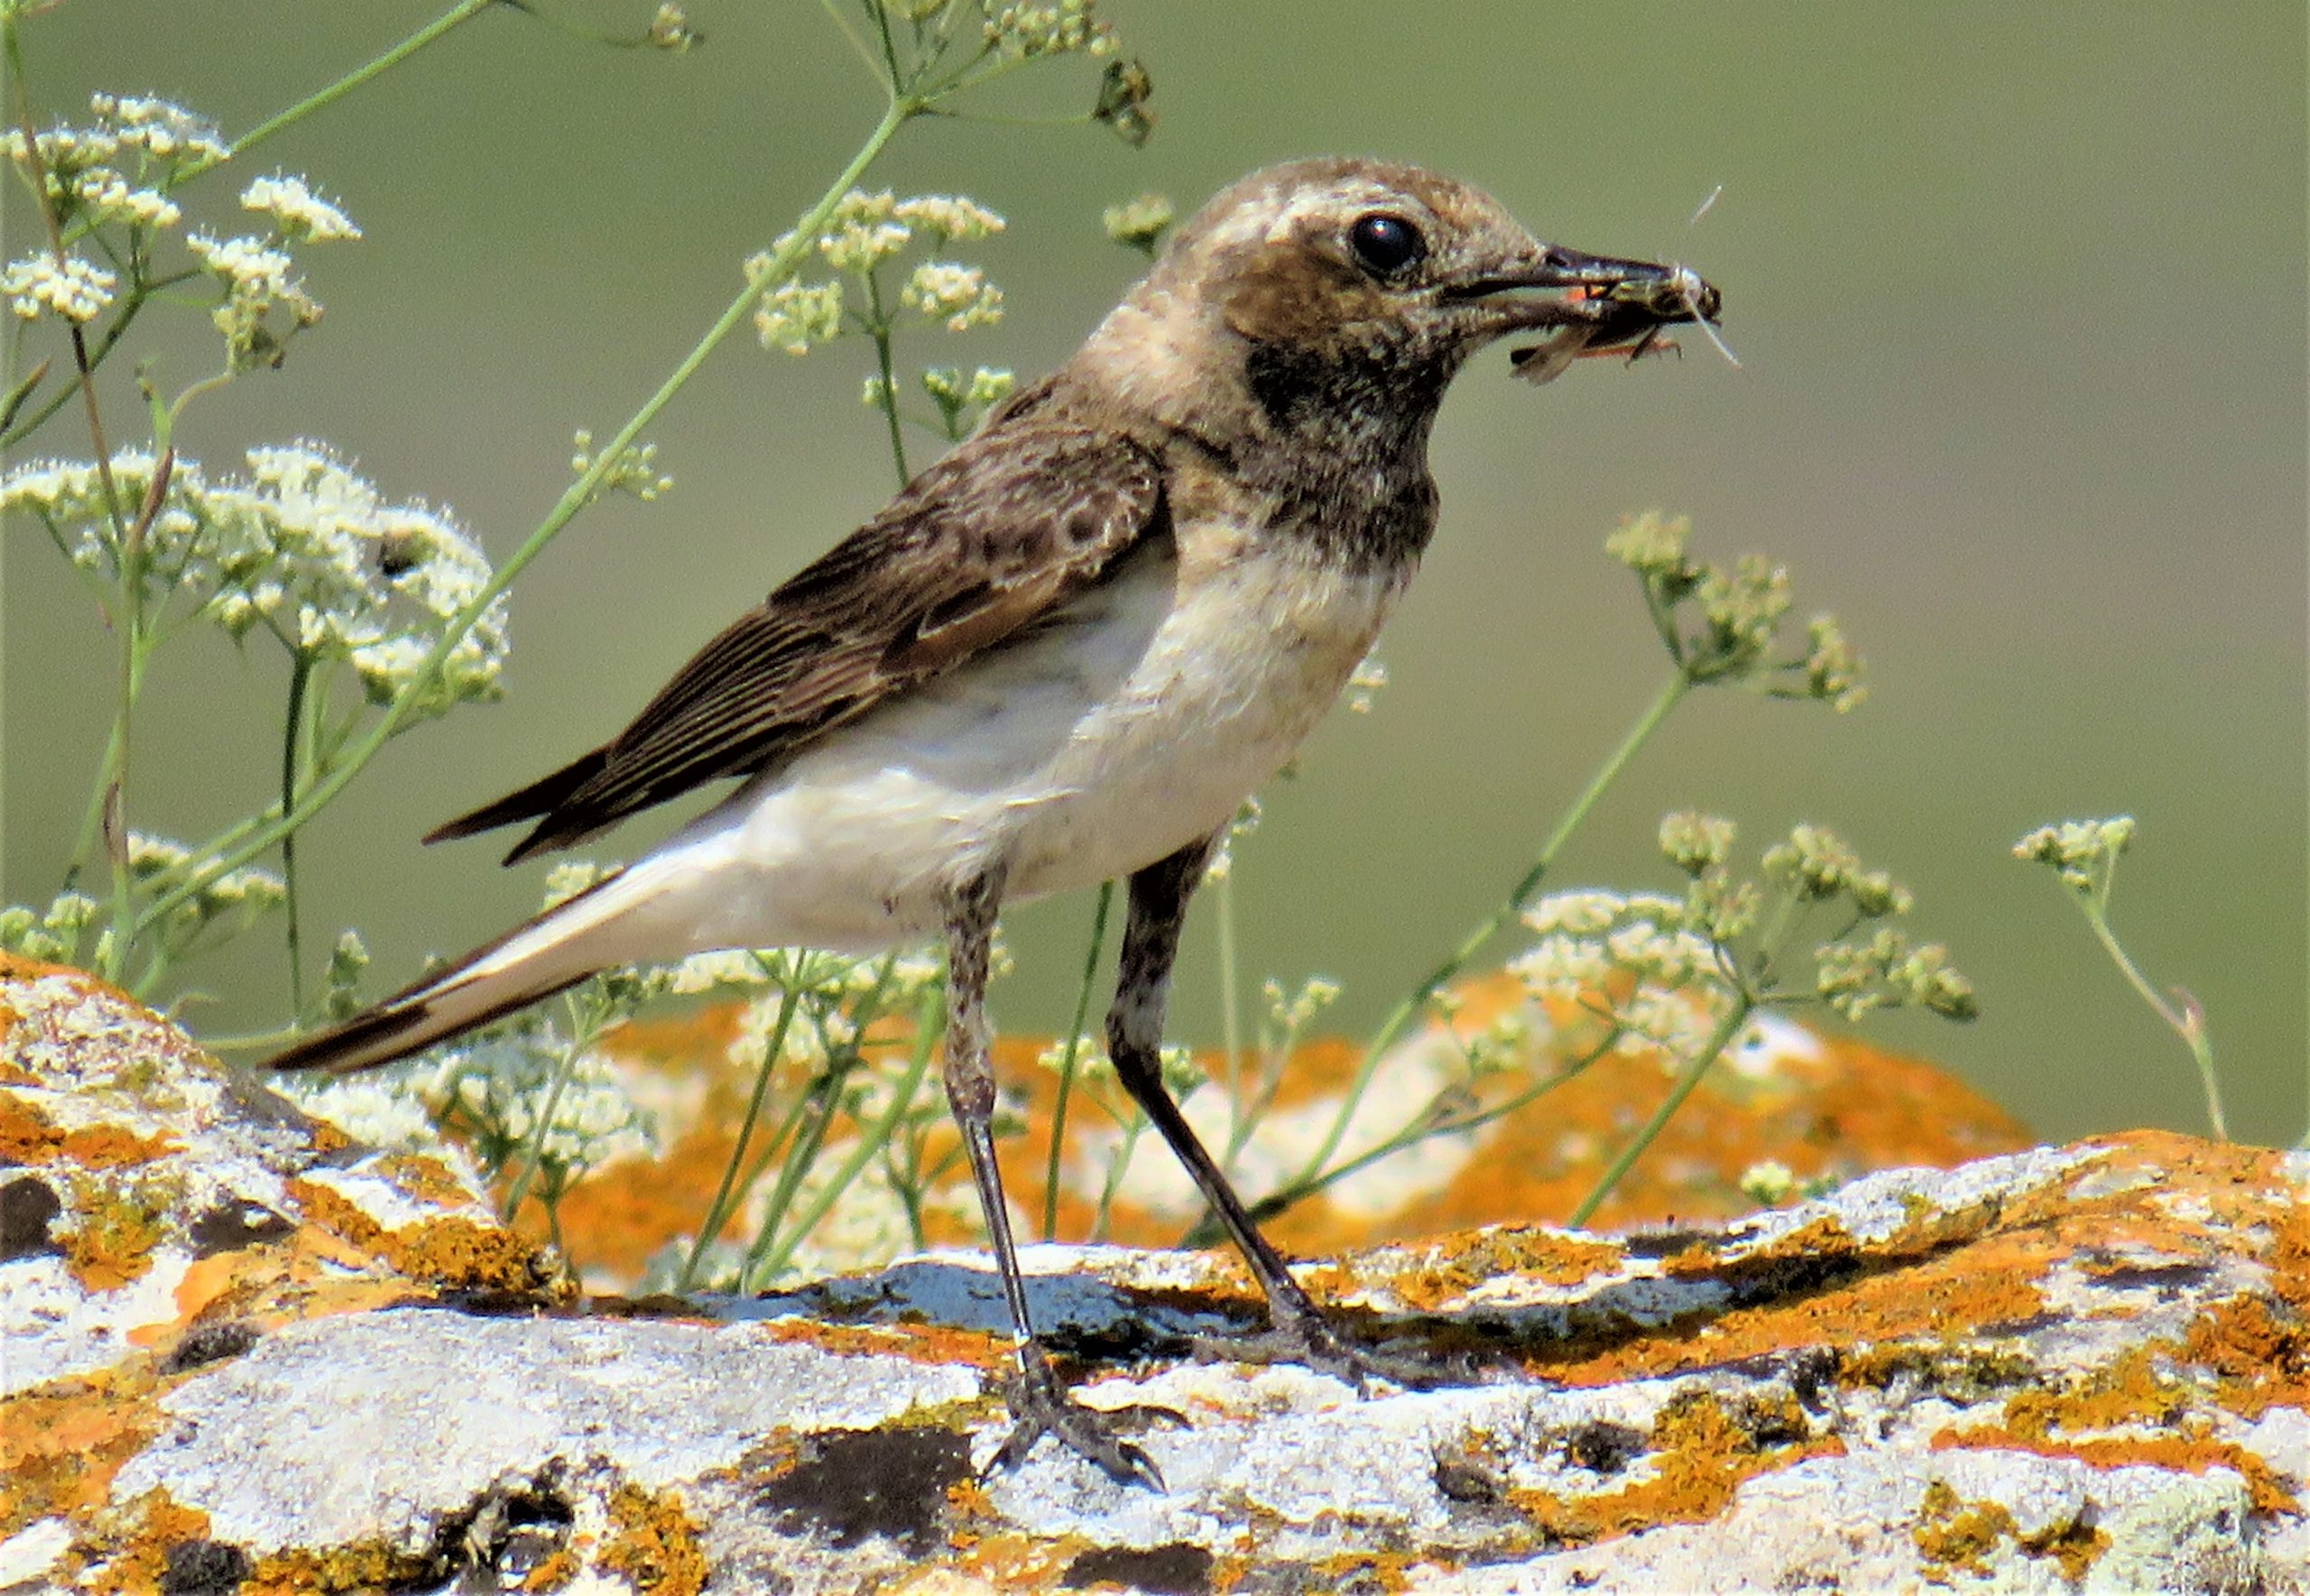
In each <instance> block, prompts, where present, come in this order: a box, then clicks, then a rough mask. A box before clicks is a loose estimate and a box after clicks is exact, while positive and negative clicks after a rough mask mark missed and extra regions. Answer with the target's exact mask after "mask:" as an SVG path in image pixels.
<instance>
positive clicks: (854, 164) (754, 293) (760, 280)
mask: <svg viewBox="0 0 2310 1596" xmlns="http://www.w3.org/2000/svg"><path fill="white" fill-rule="evenodd" d="M918 110H919V106H917V105H916V104H915V102H913V101H911V100H894V101H892V104H891V106H890V107H889V108H888V109H887V110H885V111H884V112H883V113H882V120H881V121H880V122H879V123H877V124H876V125H875V126H874V131H873V133H872V134H869V135H868V136H867V139H866V142H865V143H864V144H862V145H861V146H859V149H858V152H857V153H856V154H855V155H854V156H852V157H851V160H850V163H849V164H848V165H847V166H845V167H844V168H843V170H842V171H841V173H840V175H838V176H837V177H836V179H835V180H834V182H833V183H832V184H831V185H830V186H829V187H828V188H827V191H826V193H825V194H824V195H823V196H821V197H820V198H819V199H818V203H817V204H815V205H813V206H812V207H811V208H809V209H808V211H806V212H805V213H803V215H802V217H801V218H800V220H799V222H798V223H797V224H796V226H795V227H794V229H793V231H792V232H791V233H790V234H789V235H787V238H786V241H785V243H784V244H782V245H781V246H780V247H779V248H778V249H777V250H775V251H774V252H772V255H771V259H770V263H769V264H768V266H767V268H766V269H765V270H764V271H762V272H761V274H760V275H758V276H757V277H755V278H754V279H753V281H750V282H748V283H747V284H746V286H745V288H744V291H741V292H740V293H739V294H738V296H737V297H736V298H735V299H734V300H731V301H730V306H729V308H728V309H725V310H724V311H723V312H722V314H721V316H720V317H718V318H716V320H715V323H714V325H713V326H712V327H710V328H707V332H706V335H705V337H701V338H700V339H699V340H698V344H697V346H696V347H694V348H693V349H691V350H690V352H689V353H688V355H685V356H683V358H682V361H681V364H679V365H677V366H676V367H675V368H674V370H673V372H672V374H670V375H669V376H668V377H667V378H666V380H665V381H664V382H663V383H660V384H659V385H658V389H657V392H654V393H652V394H651V396H650V397H649V399H648V400H646V401H643V403H642V408H641V409H639V410H637V411H634V412H633V418H632V419H631V420H628V421H627V422H626V423H625V425H624V426H623V427H621V428H620V429H618V431H617V435H616V436H615V437H614V438H611V439H610V440H609V442H608V443H607V444H606V445H605V447H603V448H602V450H601V451H600V452H599V453H598V454H596V456H595V457H594V460H593V463H592V464H591V465H590V466H587V468H586V470H585V471H583V472H581V473H580V474H579V475H578V477H577V481H575V482H573V483H571V484H569V487H568V490H567V491H566V492H565V493H563V494H562V495H561V499H560V501H559V503H556V504H555V505H554V507H553V509H552V510H551V511H550V512H549V513H548V514H547V516H546V518H545V520H544V521H541V522H540V523H539V524H538V527H537V529H536V530H534V531H532V532H531V533H530V535H529V536H528V537H527V538H525V539H523V540H522V545H521V547H520V548H519V549H515V550H514V551H513V554H512V556H510V557H509V558H507V559H506V561H505V563H504V565H502V566H500V567H498V568H497V572H496V574H495V575H494V577H491V578H490V580H489V581H488V582H487V584H485V586H483V587H482V589H481V591H480V592H479V593H477V594H476V595H474V597H473V599H472V601H471V602H470V603H468V604H467V605H466V607H465V608H464V609H463V610H462V611H460V612H459V613H458V614H457V618H456V619H455V620H454V621H452V622H451V623H449V625H448V627H447V628H445V629H444V630H443V632H442V633H441V635H440V637H439V638H438V639H436V640H435V641H434V644H433V647H432V650H431V651H430V652H429V653H428V654H427V655H426V656H425V659H424V660H423V662H422V663H421V664H420V666H419V667H418V669H417V672H416V674H415V677H414V678H413V679H412V680H411V681H410V682H409V683H408V684H407V685H406V686H405V687H402V690H401V692H400V694H399V695H397V696H396V697H394V699H393V702H392V703H391V704H390V705H388V706H386V707H385V711H384V713H383V715H380V716H378V718H377V720H376V722H375V723H374V724H372V725H371V726H370V728H369V730H368V731H367V732H366V733H365V734H364V735H363V736H362V737H361V739H360V741H359V742H357V743H355V744H354V745H353V746H352V747H351V748H350V749H349V750H347V752H346V754H345V756H344V757H343V758H342V759H341V760H338V761H335V762H333V764H332V766H331V768H330V770H329V771H328V774H327V775H325V776H323V777H322V778H321V779H320V780H318V781H316V782H314V783H313V784H312V786H310V787H309V788H307V789H305V792H304V796H303V797H302V798H299V799H298V800H297V805H296V807H294V808H292V809H290V810H288V811H286V812H285V813H283V814H282V815H281V816H278V817H276V818H274V819H273V820H272V821H270V822H268V823H266V824H265V825H263V826H259V827H257V828H256V830H255V831H254V833H252V834H251V835H249V836H248V837H247V838H246V839H245V840H244V841H242V842H240V843H238V844H235V845H233V846H232V847H231V848H229V849H228V850H226V852H225V853H223V854H222V855H221V856H220V857H217V858H214V859H210V860H208V861H207V862H205V863H202V864H200V865H199V869H198V870H197V872H195V873H194V874H193V875H191V876H190V877H189V879H187V880H185V881H180V882H179V883H178V884H177V885H176V886H174V887H172V888H171V889H169V890H167V891H165V892H163V893H162V894H161V896H160V897H159V898H157V899H155V900H154V901H153V902H152V904H150V905H149V906H148V907H147V908H146V909H145V911H144V914H143V918H141V919H140V921H139V922H138V926H139V928H140V929H142V928H143V927H149V926H151V925H152V924H153V923H154V922H155V921H156V920H158V919H159V918H160V917H161V916H162V915H164V914H166V913H168V912H169V911H170V910H171V909H174V908H176V907H177V905H179V904H180V903H182V902H184V901H185V900H187V899H189V898H191V897H193V896H194V895H195V894H196V893H198V892H199V891H201V890H203V889H205V888H206V887H208V884H209V883H210V882H212V881H215V880H216V879H217V877H218V876H221V875H223V874H224V873H225V872H226V871H229V870H236V869H238V868H239V867H240V866H241V865H244V864H245V863H248V862H249V861H250V860H252V859H254V858H255V857H256V856H257V855H258V854H260V853H264V852H265V851H266V850H267V849H269V848H272V847H273V846H274V845H275V844H278V843H279V842H280V840H281V838H282V836H283V835H287V834H288V833H290V832H292V831H294V830H296V829H297V828H298V827H299V826H303V825H304V824H305V823H306V822H307V821H309V820H310V819H311V818H312V817H313V816H315V815H316V814H318V813H319V812H320V810H321V809H323V808H324V807H327V806H328V804H329V803H331V802H332V801H334V800H335V798H337V794H338V793H340V792H342V791H344V790H345V788H346V786H347V783H349V782H350V781H351V780H353V778H354V777H356V775H358V774H360V772H361V771H362V770H363V769H364V768H365V767H366V766H367V764H368V762H369V761H371V760H373V759H374V758H375V757H376V755H377V751H378V750H379V749H381V748H383V746H384V745H385V743H386V742H387V740H388V739H390V738H391V737H393V734H394V733H397V732H399V731H400V730H401V729H402V725H403V724H406V723H407V722H408V720H409V718H410V716H411V715H412V714H413V713H415V711H416V708H417V706H418V705H420V703H422V702H424V701H425V700H426V698H427V697H430V695H431V693H432V692H433V690H434V687H435V684H436V683H437V682H438V681H439V679H440V675H441V669H442V667H443V666H444V665H445V664H446V663H447V662H448V658H449V655H450V653H451V652H452V651H453V650H456V648H457V645H458V644H459V643H461V642H462V641H465V637H466V634H467V632H471V631H472V630H473V627H474V624H475V623H476V622H477V621H479V620H480V619H481V617H482V614H483V613H484V612H485V611H486V610H487V609H488V608H489V606H490V605H491V604H494V603H495V602H496V600H497V598H498V597H499V595H502V594H504V591H505V590H506V589H507V588H508V587H510V586H513V579H514V578H515V577H518V576H520V575H521V574H522V571H524V570H525V569H527V568H528V567H529V564H530V562H531V560H533V559H535V558H537V557H538V556H539V555H540V554H541V553H543V552H544V551H545V549H546V546H547V545H548V544H550V543H551V542H552V541H553V540H554V539H555V538H556V537H558V536H559V534H560V532H561V530H562V529H563V528H564V527H566V526H568V524H569V522H570V521H572V520H574V519H575V518H576V516H577V512H579V511H580V510H583V509H584V508H585V507H586V506H587V504H588V503H591V502H592V500H593V498H594V496H595V495H596V494H598V493H599V492H600V491H601V486H602V482H603V480H604V478H605V477H606V476H607V475H609V473H610V470H611V468H612V467H613V466H615V465H616V464H617V462H619V461H620V460H622V459H624V457H625V451H626V450H627V449H628V448H630V447H633V443H634V440H635V439H636V438H639V437H640V436H641V434H642V429H645V428H647V427H648V426H649V425H650V423H651V422H652V421H654V420H657V419H658V414H659V412H660V411H662V410H664V409H665V408H666V406H667V405H668V404H669V403H670V402H671V401H672V400H673V397H674V395H675V394H677V393H679V392H680V391H681V390H682V388H683V386H684V385H685V384H687V383H688V382H689V380H690V378H691V377H693V376H695V375H696V374H697V373H698V367H700V366H701V365H703V364H706V360H707V356H708V355H712V354H713V353H714V351H715V350H716V348H718V347H719V346H721V344H722V342H723V340H724V339H725V338H727V337H729V336H730V335H731V334H732V333H733V332H735V331H736V330H737V329H738V328H739V327H740V326H742V325H743V324H744V321H745V319H746V318H747V317H748V316H749V315H751V314H752V313H753V308H754V304H755V301H756V300H759V299H760V298H761V297H762V293H763V292H764V291H767V290H768V289H769V288H771V287H772V285H774V284H776V283H778V282H780V281H783V280H785V279H786V278H788V277H790V276H791V275H792V274H793V272H794V269H795V267H796V266H797V265H799V263H800V262H801V260H802V258H803V257H804V255H805V254H808V253H809V252H810V251H811V250H813V249H814V248H815V247H816V246H815V242H814V241H815V240H816V239H817V237H818V235H819V233H820V232H822V231H823V230H824V229H825V226H826V224H827V219H828V218H829V217H832V216H833V214H834V208H835V207H836V204H838V203H839V202H840V201H841V199H842V197H843V196H844V195H845V194H847V193H848V192H849V191H850V190H851V189H852V188H854V187H855V186H856V184H857V182H858V180H859V179H860V178H861V177H862V176H864V173H865V171H866V169H867V168H868V167H869V166H871V165H872V164H873V161H874V160H875V158H876V157H877V156H879V155H881V154H882V150H883V148H884V147H885V146H886V145H888V144H889V143H890V142H891V139H892V136H893V135H895V134H897V132H898V130H899V129H900V128H901V127H902V126H904V125H906V123H907V121H908V119H909V118H910V117H911V116H913V115H915V114H916V113H917V111H918Z"/></svg>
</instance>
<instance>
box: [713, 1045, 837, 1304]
mask: <svg viewBox="0 0 2310 1596" xmlns="http://www.w3.org/2000/svg"><path fill="white" fill-rule="evenodd" d="M861 1062H863V1061H862V1060H861V1059H860V1058H859V1057H858V1056H856V1055H855V1054H851V1055H847V1056H839V1057H834V1058H829V1059H828V1060H827V1067H826V1071H825V1073H824V1074H823V1075H819V1077H818V1080H817V1082H816V1083H815V1084H813V1085H812V1087H811V1089H810V1091H809V1093H808V1094H807V1095H806V1096H804V1098H803V1099H802V1107H803V1111H804V1113H803V1118H805V1119H807V1120H808V1125H807V1127H806V1128H804V1129H803V1130H802V1131H801V1134H800V1135H799V1137H797V1138H796V1139H795V1140H794V1142H793V1144H792V1146H793V1150H792V1151H791V1152H790V1153H788V1154H787V1155H786V1162H785V1163H784V1164H783V1165H782V1166H781V1167H780V1168H779V1171H778V1184H777V1185H774V1186H772V1188H771V1192H770V1202H769V1204H767V1205H766V1206H765V1208H764V1210H763V1213H762V1230H761V1231H760V1232H758V1233H757V1234H756V1235H755V1237H754V1244H753V1247H751V1248H750V1249H748V1250H747V1252H746V1260H745V1262H744V1264H742V1265H741V1266H740V1267H739V1269H738V1288H739V1289H740V1290H741V1291H744V1290H745V1289H747V1288H748V1287H749V1286H750V1284H751V1283H752V1282H753V1280H755V1279H757V1278H761V1273H762V1259H764V1258H766V1257H767V1256H768V1255H769V1253H770V1250H771V1248H772V1246H773V1245H774V1244H775V1243H776V1241H777V1239H778V1235H779V1232H780V1231H781V1229H782V1228H783V1227H784V1225H785V1222H786V1211H787V1209H788V1208H789V1207H790V1206H792V1204H793V1202H794V1196H795V1194H796V1193H797V1192H799V1191H800V1190H801V1189H802V1182H803V1181H804V1180H806V1179H808V1177H809V1173H810V1166H811V1165H813V1164H815V1163H817V1162H818V1153H819V1151H820V1150H821V1149H824V1148H825V1146H826V1144H827V1131H829V1130H832V1129H833V1128H834V1113H835V1107H836V1104H837V1103H838V1102H840V1101H841V1097H842V1087H843V1084H844V1083H845V1081H847V1080H848V1079H849V1078H850V1075H851V1073H852V1072H853V1071H854V1070H855V1069H856V1068H857V1067H858V1066H859V1065H860V1063H861Z"/></svg>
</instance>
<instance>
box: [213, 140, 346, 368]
mask: <svg viewBox="0 0 2310 1596" xmlns="http://www.w3.org/2000/svg"><path fill="white" fill-rule="evenodd" d="M241 205H242V208H244V209H246V210H252V211H255V212H258V213H260V214H261V215H264V216H268V217H272V218H273V227H272V229H271V231H270V232H268V233H266V234H264V235H255V234H246V233H244V234H239V235H235V236H234V237H231V238H224V239H219V238H216V237H213V236H211V235H208V234H206V233H196V234H193V235H191V236H190V237H189V238H187V239H186V240H185V247H186V248H188V249H189V250H190V251H191V252H192V253H193V254H194V255H195V256H196V257H198V258H199V262H200V263H201V265H202V266H204V267H206V268H207V269H208V274H209V275H210V276H211V277H213V278H215V279H216V281H217V285H218V287H219V288H220V289H221V290H222V291H223V297H222V298H221V299H220V300H218V301H217V308H216V309H214V310H212V311H210V312H209V319H210V320H211V321H212V322H214V323H215V324H216V328H217V331H218V332H220V333H222V334H223V335H224V337H225V355H226V365H227V367H228V368H229V369H231V370H233V371H236V372H237V371H247V370H250V369H252V368H254V367H256V366H261V365H279V364H281V362H282V357H283V355H285V354H286V353H287V351H288V344H289V339H290V338H291V337H292V336H294V335H295V334H296V333H299V332H301V331H303V330H304V329H305V328H310V327H314V326H317V325H319V321H320V318H321V306H320V302H319V300H315V299H314V298H313V297H312V296H311V295H310V294H309V293H307V292H306V291H305V285H304V283H303V281H301V280H300V279H298V278H296V277H293V276H291V272H292V271H294V269H295V264H296V263H295V262H294V261H292V260H291V258H290V255H289V252H288V250H287V248H286V245H288V244H291V243H307V244H323V243H328V242H331V241H334V240H338V239H357V238H359V237H360V236H361V229H360V228H359V227H358V226H355V225H354V222H353V218H352V217H348V216H347V215H346V214H345V213H344V212H343V211H342V210H340V209H338V208H337V207H336V206H334V205H332V204H330V203H329V202H328V201H327V200H325V199H322V198H319V197H318V196H316V195H315V194H314V193H313V192H312V190H311V189H309V188H307V187H306V185H305V180H303V179H302V178H292V177H285V176H282V175H279V174H276V175H274V176H273V177H269V178H259V179H257V180H255V181H254V182H253V183H251V184H250V185H249V186H248V187H247V188H246V189H244V190H243V191H242V193H241Z"/></svg>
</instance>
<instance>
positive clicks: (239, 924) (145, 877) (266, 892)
mask: <svg viewBox="0 0 2310 1596" xmlns="http://www.w3.org/2000/svg"><path fill="white" fill-rule="evenodd" d="M195 863H197V862H196V861H195V859H194V858H193V853H192V850H191V849H189V848H188V847H186V846H185V845H184V844H181V843H175V842H171V841H169V840H167V839H166V838H163V837H155V836H147V835H144V834H143V833H142V832H135V831H132V832H130V833H129V834H128V873H129V875H130V877H131V878H132V879H133V880H134V881H136V882H137V883H138V884H139V885H152V886H158V885H161V884H162V883H168V882H174V881H180V880H182V879H184V878H185V877H186V876H187V875H189V874H190V873H191V871H192V868H193V866H194V864H195ZM288 899H289V889H288V888H287V886H286V885H284V884H283V883H282V880H281V878H280V877H279V876H277V875H275V874H273V872H271V871H269V870H263V869H260V868H259V867H257V866H255V865H253V864H251V865H244V866H242V867H241V868H240V869H238V870H228V871H226V872H225V873H224V874H222V875H220V876H218V877H217V879H216V880H214V881H210V882H209V883H208V885H206V886H204V887H202V888H201V889H200V890H199V891H198V892H196V893H194V894H193V895H192V896H191V897H189V898H188V899H185V900H184V901H183V902H182V903H180V904H178V905H177V906H176V908H174V909H171V910H170V911H169V913H168V916H167V918H165V919H164V920H162V924H161V927H160V932H159V936H160V941H161V946H162V948H163V949H164V950H165V951H166V953H167V954H168V956H169V958H170V961H171V963H173V962H175V961H177V960H180V959H182V958H183V957H185V956H186V955H188V954H189V953H191V952H194V951H196V944H197V943H198V941H199V937H200V936H201V935H202V933H204V932H207V931H209V930H211V929H214V930H216V931H217V933H218V934H219V937H220V939H221V938H222V937H227V936H232V935H234V934H236V933H237V932H239V931H241V930H244V929H245V928H246V927H248V925H249V924H250V922H252V921H254V920H255V919H257V918H261V917H262V916H263V915H265V914H267V913H269V912H270V911H272V910H273V909H278V908H280V907H281V906H282V904H283V903H285V902H287V901H288Z"/></svg>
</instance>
